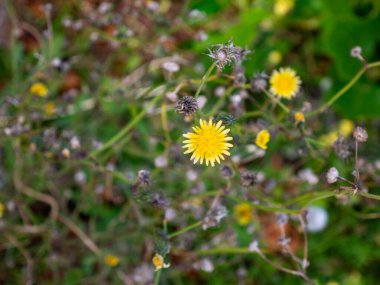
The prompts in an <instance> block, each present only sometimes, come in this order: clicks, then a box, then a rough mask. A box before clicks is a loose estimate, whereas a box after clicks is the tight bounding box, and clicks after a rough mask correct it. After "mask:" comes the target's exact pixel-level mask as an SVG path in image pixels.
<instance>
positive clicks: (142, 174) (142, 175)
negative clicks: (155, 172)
mask: <svg viewBox="0 0 380 285" xmlns="http://www.w3.org/2000/svg"><path fill="white" fill-rule="evenodd" d="M137 181H138V182H139V183H142V184H145V185H149V184H150V172H149V171H148V170H139V172H138V173H137Z"/></svg>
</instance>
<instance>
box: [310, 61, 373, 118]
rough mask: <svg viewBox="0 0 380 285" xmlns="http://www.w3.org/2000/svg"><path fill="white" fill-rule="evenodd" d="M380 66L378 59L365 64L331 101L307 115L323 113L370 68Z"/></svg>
mask: <svg viewBox="0 0 380 285" xmlns="http://www.w3.org/2000/svg"><path fill="white" fill-rule="evenodd" d="M378 66H380V61H376V62H373V63H370V64H366V65H364V66H363V67H362V68H361V69H359V71H358V72H357V73H356V74H355V76H354V77H353V78H352V79H351V80H350V81H349V82H348V83H347V84H346V85H345V86H343V88H342V89H340V90H339V91H338V92H337V93H335V94H334V95H333V96H332V97H331V99H330V100H329V101H327V102H326V103H325V104H323V105H322V106H321V107H319V108H318V109H316V110H315V111H313V112H311V113H309V114H307V117H311V116H314V115H317V114H319V113H323V112H324V111H326V109H327V108H329V107H330V106H331V105H332V104H333V103H334V102H335V101H336V100H338V99H339V98H340V97H341V96H342V95H343V94H344V93H346V92H347V91H348V90H350V88H351V87H352V86H353V85H354V84H355V83H356V82H357V81H358V80H359V78H360V77H361V76H362V75H363V74H364V73H365V72H366V71H367V70H369V69H371V68H375V67H378Z"/></svg>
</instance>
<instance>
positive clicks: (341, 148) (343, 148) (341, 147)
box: [333, 136, 351, 159]
mask: <svg viewBox="0 0 380 285" xmlns="http://www.w3.org/2000/svg"><path fill="white" fill-rule="evenodd" d="M333 147H334V151H335V153H336V154H337V155H338V156H339V157H340V158H343V159H346V158H347V157H348V156H349V155H350V154H351V152H350V150H349V146H348V144H347V142H346V140H345V139H344V137H342V136H340V137H339V138H338V139H337V140H336V141H335V142H334V145H333Z"/></svg>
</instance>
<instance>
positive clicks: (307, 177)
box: [297, 168, 319, 185]
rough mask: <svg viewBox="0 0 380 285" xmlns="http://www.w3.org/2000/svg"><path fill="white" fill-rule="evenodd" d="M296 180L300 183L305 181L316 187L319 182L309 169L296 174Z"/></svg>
mask: <svg viewBox="0 0 380 285" xmlns="http://www.w3.org/2000/svg"><path fill="white" fill-rule="evenodd" d="M297 177H298V179H299V180H301V181H305V182H307V183H309V184H310V185H316V184H317V183H318V181H319V179H318V177H317V176H316V175H315V174H314V172H313V171H312V170H311V169H310V168H305V169H302V170H300V171H299V172H298V175H297Z"/></svg>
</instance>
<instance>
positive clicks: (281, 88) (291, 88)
mask: <svg viewBox="0 0 380 285" xmlns="http://www.w3.org/2000/svg"><path fill="white" fill-rule="evenodd" d="M269 82H270V85H271V88H270V90H271V92H272V93H273V94H274V95H277V96H278V97H283V98H286V99H291V98H292V97H294V96H296V94H297V92H298V91H299V88H300V85H301V80H300V79H299V77H298V76H297V74H296V72H295V71H294V70H293V69H291V68H289V67H287V68H280V69H279V70H275V71H273V73H272V75H271V77H270V80H269Z"/></svg>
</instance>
